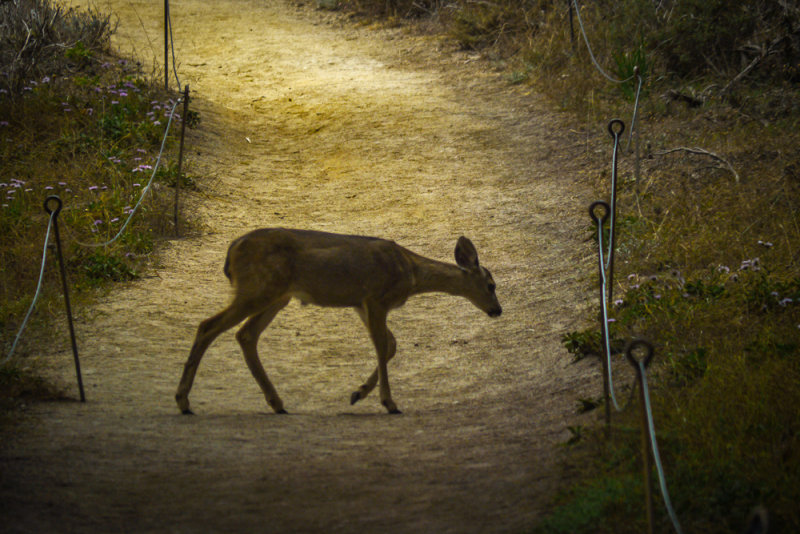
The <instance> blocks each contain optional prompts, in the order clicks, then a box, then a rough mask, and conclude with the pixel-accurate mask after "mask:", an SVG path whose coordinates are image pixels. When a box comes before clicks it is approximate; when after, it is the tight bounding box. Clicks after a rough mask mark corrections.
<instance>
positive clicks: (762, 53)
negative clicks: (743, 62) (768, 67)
mask: <svg viewBox="0 0 800 534" xmlns="http://www.w3.org/2000/svg"><path fill="white" fill-rule="evenodd" d="M783 39H784V36H781V37H778V38H777V39H775V40H774V41H772V42H771V43H770V44H769V46H764V47H760V48H758V47H756V48H757V50H758V55H757V56H756V57H755V58H753V61H751V62H750V64H749V65H747V66H746V67H745V68H744V70H742V72H740V73H739V74H737V75H736V76H734V78H733V79H732V80H731V81H730V82H728V85H726V86H725V87H723V88H722V91H720V92H719V94H720V95H721V96H725V95H726V94H728V92H729V91H730V90H731V87H733V85H734V84H735V83H737V82H738V81H739V80H741V79H742V78H744V77H745V76H747V74H748V73H749V72H750V71H751V70H753V69H754V68H755V67H756V65H758V64H759V63H761V61H762V60H763V59H764V58H765V57H767V56H769V55H770V54H773V53H775V51H776V50H775V49H776V48H777V46H778V45H779V44H780V43H781V42H783Z"/></svg>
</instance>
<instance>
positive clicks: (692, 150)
mask: <svg viewBox="0 0 800 534" xmlns="http://www.w3.org/2000/svg"><path fill="white" fill-rule="evenodd" d="M673 152H688V153H689V154H697V155H700V156H708V157H710V158H711V159H714V160H716V161H719V162H720V163H724V164H725V166H726V167H728V170H729V171H731V173H733V177H734V178H735V179H736V183H737V184H738V183H739V173H737V172H736V170H735V169H734V168H733V165H731V164H730V163H729V162H728V160H726V159H725V158H723V157H722V156H720V155H718V154H714V153H713V152H709V151H708V150H706V149H704V148H698V147H692V148H689V147H685V146H681V147H678V148H672V149H670V150H662V151H660V152H653V155H654V156H665V155H667V154H672V153H673Z"/></svg>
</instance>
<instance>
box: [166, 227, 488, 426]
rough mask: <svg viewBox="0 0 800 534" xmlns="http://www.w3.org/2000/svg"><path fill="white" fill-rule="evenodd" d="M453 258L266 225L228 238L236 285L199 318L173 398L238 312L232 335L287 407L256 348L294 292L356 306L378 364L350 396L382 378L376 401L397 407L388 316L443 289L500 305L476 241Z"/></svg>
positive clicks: (185, 405)
mask: <svg viewBox="0 0 800 534" xmlns="http://www.w3.org/2000/svg"><path fill="white" fill-rule="evenodd" d="M455 256H456V261H457V264H458V265H452V264H448V263H443V262H439V261H436V260H431V259H428V258H425V257H423V256H420V255H418V254H415V253H413V252H411V251H410V250H408V249H405V248H403V247H401V246H399V245H397V244H396V243H394V242H393V241H387V240H385V239H379V238H374V237H363V236H353V235H341V234H330V233H325V232H315V231H310V230H289V229H284V228H265V229H261V230H255V231H253V232H250V233H249V234H246V235H244V236H242V237H240V238H238V239H236V240H234V241H233V242H232V243H231V245H230V247H229V248H228V254H227V257H226V258H225V266H224V268H223V271H224V273H225V275H226V276H227V277H228V278H229V279H230V280H231V283H232V284H233V286H234V290H235V293H234V298H233V302H232V303H231V305H230V306H228V307H227V308H225V309H224V310H223V311H221V312H220V313H218V314H216V315H215V316H213V317H211V318H209V319H206V320H205V321H203V322H202V323H200V327H199V328H198V332H197V336H196V338H195V342H194V345H193V346H192V350H191V352H190V354H189V359H188V360H187V362H186V365H185V367H184V372H183V375H182V377H181V381H180V384H179V385H178V392H177V394H176V395H175V398H176V400H177V402H178V407H179V408H180V409H181V411H182V412H184V413H191V411H190V409H189V399H188V396H189V391H190V390H191V387H192V383H193V381H194V375H195V373H196V372H197V367H198V365H199V363H200V359H201V358H202V357H203V354H204V353H205V351H206V349H207V348H208V346H209V345H210V344H211V343H212V342H213V341H214V339H216V337H217V336H218V335H219V334H221V333H222V332H224V331H225V330H228V329H229V328H232V327H233V326H235V325H236V324H238V323H239V322H241V321H243V320H244V319H248V320H247V322H246V323H245V324H244V326H242V328H241V329H240V330H239V332H238V333H237V335H236V337H237V339H238V341H239V343H240V345H241V347H242V351H243V352H244V356H245V360H246V362H247V365H248V367H249V368H250V371H251V372H252V374H253V376H254V378H255V379H256V381H257V382H258V383H259V385H260V386H261V388H262V390H263V391H264V395H265V396H266V399H267V402H268V403H269V405H270V406H271V407H272V408H273V410H275V411H276V412H277V413H285V411H284V409H283V402H282V401H281V399H280V397H279V396H278V394H277V392H276V391H275V388H274V387H273V386H272V383H271V382H270V381H269V379H268V378H267V375H266V373H265V372H264V369H263V367H262V366H261V362H260V360H259V358H258V354H257V352H256V344H257V342H258V337H259V335H260V334H261V332H262V331H263V330H264V329H265V328H266V327H267V326H268V325H269V323H270V322H271V321H272V319H273V318H274V317H275V315H277V313H278V312H279V311H280V310H281V309H283V308H284V307H285V306H286V305H287V304H288V303H289V301H290V300H291V299H292V298H293V297H294V298H297V299H299V300H300V301H301V302H303V303H305V304H317V305H319V306H328V307H349V308H354V309H355V310H356V311H357V312H358V314H359V316H360V317H361V320H362V321H363V322H364V324H365V325H366V327H367V329H368V330H369V333H370V336H371V338H372V341H373V343H374V345H375V350H376V352H377V355H378V367H377V369H376V370H375V372H374V373H373V374H372V375H371V376H370V377H369V379H367V381H366V382H365V383H364V384H363V385H362V386H361V387H360V388H359V389H358V390H357V391H356V392H354V393H353V394H352V395H351V403H355V402H357V401H359V400H361V399H363V398H364V397H366V396H367V395H368V394H369V392H370V391H372V389H374V387H375V385H376V383H378V382H379V383H380V396H381V403H382V404H383V405H384V406H385V407H386V409H387V410H388V411H389V412H390V413H399V410H398V409H397V406H396V405H395V403H394V401H393V400H392V398H391V393H390V390H389V381H388V376H387V372H386V364H387V362H388V361H389V360H390V359H391V358H392V357H393V356H394V353H395V350H396V345H397V344H396V342H395V339H394V336H393V335H392V333H391V332H390V331H389V329H388V328H387V327H386V316H387V314H388V312H389V311H390V310H392V309H394V308H398V307H400V306H402V305H403V304H404V303H405V302H406V300H407V299H408V298H409V297H410V296H412V295H415V294H419V293H423V292H429V291H442V292H445V293H450V294H453V295H458V296H463V297H465V298H467V299H469V300H470V301H471V302H472V303H473V304H474V305H475V306H477V307H478V308H480V309H481V310H483V311H485V312H486V313H488V314H489V315H490V316H492V317H496V316H498V315H500V313H501V311H502V309H501V307H500V304H499V302H498V301H497V297H496V295H495V293H494V281H493V280H492V276H491V274H490V273H489V271H488V270H486V269H484V268H483V267H481V266H480V265H479V263H478V253H477V251H476V250H475V247H474V246H473V245H472V243H471V242H470V241H469V239H467V238H465V237H461V238H460V239H459V240H458V243H457V245H456V250H455Z"/></svg>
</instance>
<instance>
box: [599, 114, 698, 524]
mask: <svg viewBox="0 0 800 534" xmlns="http://www.w3.org/2000/svg"><path fill="white" fill-rule="evenodd" d="M624 131H625V124H624V123H623V122H622V121H621V120H619V119H614V120H612V121H610V122H609V124H608V132H609V133H610V134H611V137H612V138H613V150H612V158H611V195H610V197H611V198H610V200H611V202H610V203H608V202H605V201H603V200H597V201H595V202H593V203H592V204H591V205H590V206H589V216H590V217H591V218H592V221H593V222H594V224H595V225H596V227H597V257H598V267H599V269H598V270H599V285H600V336H601V340H602V350H603V357H602V364H603V393H604V400H605V402H604V406H605V421H606V428H607V429H608V427H609V425H610V423H611V409H610V407H611V405H612V404H613V406H614V409H615V410H616V411H621V410H622V408H620V405H619V403H618V402H617V398H616V395H615V393H614V376H613V367H612V361H611V352H612V351H611V341H610V339H611V335H610V330H609V324H610V318H609V317H608V304H609V302H612V299H613V287H614V253H615V237H614V236H615V227H616V220H615V219H616V210H617V192H616V189H617V156H618V152H619V140H620V136H621V135H622V133H623V132H624ZM606 222H608V225H607V226H606ZM606 233H607V234H608V239H607V240H606V238H605V235H606ZM642 347H644V348H645V350H646V351H647V354H646V356H645V358H644V359H642V360H636V358H634V356H633V352H634V351H635V350H636V349H638V348H642ZM626 356H627V358H628V360H629V361H630V362H631V364H632V365H633V366H634V369H635V370H636V374H637V379H638V381H639V384H640V392H641V402H640V405H641V409H642V411H643V416H642V421H643V424H642V433H643V436H646V443H649V447H650V450H647V447H643V450H642V456H643V461H644V464H645V467H644V478H645V491H646V502H647V504H646V508H647V519H648V524H649V529H650V530H649V532H652V531H653V514H652V502H651V501H652V499H651V495H650V491H651V488H650V478H649V477H650V462H649V459H650V455H651V454H652V457H653V459H654V460H655V466H656V471H657V473H658V479H659V486H660V489H661V495H662V498H663V501H664V505H665V507H666V509H667V514H668V515H669V518H670V520H671V522H672V525H673V527H674V529H675V531H676V532H677V533H678V534H682V533H683V531H682V529H681V526H680V523H679V521H678V518H677V515H676V514H675V511H674V509H673V507H672V501H671V500H670V497H669V492H668V491H667V484H666V476H665V474H664V469H663V466H662V463H661V457H660V455H659V450H658V441H657V439H656V434H655V425H654V423H653V413H652V408H651V405H650V392H649V389H648V387H647V373H646V366H647V365H648V364H649V363H650V360H651V359H652V357H653V347H652V345H650V343H648V342H647V341H644V340H634V341H633V342H631V343H630V344H629V345H628V347H627V348H626Z"/></svg>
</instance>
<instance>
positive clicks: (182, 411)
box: [181, 408, 194, 415]
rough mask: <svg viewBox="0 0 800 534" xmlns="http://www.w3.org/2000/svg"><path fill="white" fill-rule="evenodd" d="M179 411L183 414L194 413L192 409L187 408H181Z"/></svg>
mask: <svg viewBox="0 0 800 534" xmlns="http://www.w3.org/2000/svg"><path fill="white" fill-rule="evenodd" d="M181 413H182V414H183V415H194V412H193V411H192V410H190V409H189V408H186V409H185V410H181Z"/></svg>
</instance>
